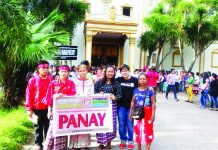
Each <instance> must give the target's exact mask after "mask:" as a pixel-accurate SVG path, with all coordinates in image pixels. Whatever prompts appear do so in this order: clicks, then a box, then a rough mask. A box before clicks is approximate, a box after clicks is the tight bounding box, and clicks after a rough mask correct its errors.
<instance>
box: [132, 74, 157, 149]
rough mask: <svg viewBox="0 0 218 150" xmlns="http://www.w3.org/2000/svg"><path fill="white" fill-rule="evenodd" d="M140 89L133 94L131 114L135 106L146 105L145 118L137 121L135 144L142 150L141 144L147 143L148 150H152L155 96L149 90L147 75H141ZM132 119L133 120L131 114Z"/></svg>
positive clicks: (135, 124)
mask: <svg viewBox="0 0 218 150" xmlns="http://www.w3.org/2000/svg"><path fill="white" fill-rule="evenodd" d="M138 82H139V87H138V88H136V89H135V90H134V92H133V98H132V102H131V106H130V112H132V109H133V107H134V106H142V105H143V104H144V112H145V115H144V118H143V119H139V120H135V122H134V132H135V142H136V143H137V146H138V150H141V144H144V143H146V150H150V147H151V143H152V141H153V139H154V133H153V122H154V119H155V107H156V105H155V95H154V93H153V89H151V88H148V86H147V82H148V80H147V78H146V75H145V74H140V75H139V77H138ZM130 119H132V116H131V113H130Z"/></svg>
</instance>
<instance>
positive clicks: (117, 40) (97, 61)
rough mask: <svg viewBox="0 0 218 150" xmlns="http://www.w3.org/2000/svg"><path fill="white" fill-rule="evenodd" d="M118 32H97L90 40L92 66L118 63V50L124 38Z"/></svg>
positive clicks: (124, 36) (116, 64)
mask: <svg viewBox="0 0 218 150" xmlns="http://www.w3.org/2000/svg"><path fill="white" fill-rule="evenodd" d="M126 38H127V37H126V35H122V34H120V33H97V34H96V35H94V36H93V40H92V59H91V60H92V66H101V65H108V64H111V65H115V66H118V64H119V63H120V62H119V61H120V51H121V50H122V47H123V44H124V42H125V40H126Z"/></svg>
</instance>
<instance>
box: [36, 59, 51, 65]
mask: <svg viewBox="0 0 218 150" xmlns="http://www.w3.org/2000/svg"><path fill="white" fill-rule="evenodd" d="M41 64H48V65H49V63H48V61H46V60H40V61H38V62H37V66H38V65H41Z"/></svg>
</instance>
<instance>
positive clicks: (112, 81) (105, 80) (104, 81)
mask: <svg viewBox="0 0 218 150" xmlns="http://www.w3.org/2000/svg"><path fill="white" fill-rule="evenodd" d="M108 68H113V70H114V77H113V78H112V79H111V83H112V84H113V83H114V81H115V73H116V70H115V67H114V66H112V65H107V66H106V67H105V71H104V77H103V78H102V84H103V85H104V84H106V82H107V76H106V72H107V70H108Z"/></svg>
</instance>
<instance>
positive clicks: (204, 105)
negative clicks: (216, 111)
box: [200, 90, 208, 108]
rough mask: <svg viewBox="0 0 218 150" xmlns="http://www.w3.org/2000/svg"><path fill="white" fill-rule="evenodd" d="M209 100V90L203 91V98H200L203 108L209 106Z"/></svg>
mask: <svg viewBox="0 0 218 150" xmlns="http://www.w3.org/2000/svg"><path fill="white" fill-rule="evenodd" d="M207 99H208V90H203V91H202V92H201V96H200V101H201V107H203V108H206V106H207Z"/></svg>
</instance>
